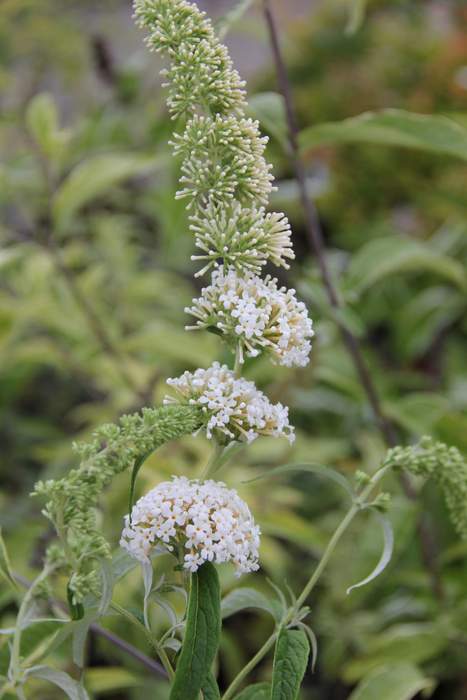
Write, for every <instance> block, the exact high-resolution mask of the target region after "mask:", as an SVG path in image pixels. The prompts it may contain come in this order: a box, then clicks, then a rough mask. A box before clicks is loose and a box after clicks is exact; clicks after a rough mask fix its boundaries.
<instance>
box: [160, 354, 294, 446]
mask: <svg viewBox="0 0 467 700" xmlns="http://www.w3.org/2000/svg"><path fill="white" fill-rule="evenodd" d="M167 384H168V385H169V386H171V387H173V388H174V389H175V390H176V391H177V393H178V395H179V397H180V398H181V400H182V401H180V400H179V399H176V398H172V397H167V398H166V400H165V403H181V402H185V403H188V404H190V405H196V406H201V408H202V410H203V411H204V412H205V413H206V414H207V416H208V420H207V425H206V434H207V437H208V438H211V437H212V436H213V434H216V436H217V437H218V438H222V437H224V440H225V437H227V438H228V439H229V440H239V441H243V442H248V443H250V442H252V441H253V440H255V439H256V438H257V437H258V436H259V435H269V436H272V437H285V438H287V439H288V440H289V442H291V443H292V442H293V440H294V439H295V434H294V429H293V427H292V426H291V425H290V423H289V412H288V409H287V408H286V407H285V406H283V405H282V404H281V403H276V404H272V403H271V402H270V401H269V400H268V398H267V397H266V396H265V394H263V392H262V391H259V390H258V389H257V388H256V387H255V385H254V384H253V382H249V381H247V380H246V379H243V378H236V377H235V374H234V373H233V372H232V371H231V370H229V369H228V367H227V366H226V365H220V364H219V363H218V362H214V364H213V365H212V366H211V367H209V369H197V370H196V371H195V372H184V373H183V374H182V376H181V377H178V378H176V379H168V380H167Z"/></svg>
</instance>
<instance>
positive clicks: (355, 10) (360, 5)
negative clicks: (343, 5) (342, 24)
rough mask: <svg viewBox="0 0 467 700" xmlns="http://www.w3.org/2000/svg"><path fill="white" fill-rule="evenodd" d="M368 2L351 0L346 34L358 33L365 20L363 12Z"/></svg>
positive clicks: (366, 0) (365, 0)
mask: <svg viewBox="0 0 467 700" xmlns="http://www.w3.org/2000/svg"><path fill="white" fill-rule="evenodd" d="M367 4H368V0H352V3H351V6H350V14H349V21H348V22H347V26H346V28H345V33H346V34H355V32H358V30H359V29H360V27H361V26H362V24H363V20H364V19H365V10H366V6H367Z"/></svg>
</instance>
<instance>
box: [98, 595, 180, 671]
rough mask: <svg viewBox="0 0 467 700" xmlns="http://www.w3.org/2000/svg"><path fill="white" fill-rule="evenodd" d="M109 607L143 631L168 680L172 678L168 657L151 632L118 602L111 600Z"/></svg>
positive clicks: (171, 668)
mask: <svg viewBox="0 0 467 700" xmlns="http://www.w3.org/2000/svg"><path fill="white" fill-rule="evenodd" d="M110 607H111V608H113V610H115V612H118V613H119V614H120V615H121V616H122V617H124V618H125V619H126V620H128V621H129V622H131V623H132V624H133V625H135V627H137V628H138V629H139V630H140V631H141V632H143V633H144V635H145V637H146V639H147V640H148V642H149V644H150V645H151V646H152V647H153V649H154V651H155V652H156V654H157V655H158V656H159V658H160V660H161V661H162V665H163V666H164V668H165V670H166V671H167V673H168V675H169V678H170V680H172V679H173V678H174V676H175V672H174V670H173V667H172V664H171V663H170V659H169V657H168V656H167V653H166V651H165V649H164V647H163V646H161V645H160V644H159V641H158V640H157V639H156V638H155V637H154V636H153V635H152V634H151V632H150V631H149V630H148V629H147V627H146V626H145V625H143V624H142V623H141V622H140V621H139V620H138V618H137V617H136V616H135V615H133V614H132V613H131V612H130V611H129V610H126V609H125V608H123V607H122V606H121V605H119V604H118V603H115V602H112V603H111V604H110Z"/></svg>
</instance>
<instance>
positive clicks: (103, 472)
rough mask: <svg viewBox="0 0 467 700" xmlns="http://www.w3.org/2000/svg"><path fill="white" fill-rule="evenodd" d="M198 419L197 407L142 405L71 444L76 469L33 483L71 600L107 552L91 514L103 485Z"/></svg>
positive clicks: (87, 585) (91, 580)
mask: <svg viewBox="0 0 467 700" xmlns="http://www.w3.org/2000/svg"><path fill="white" fill-rule="evenodd" d="M203 420H204V419H203V418H202V415H201V411H200V410H199V409H198V408H196V407H191V406H164V407H162V408H157V409H150V408H146V409H143V411H142V412H141V413H135V414H131V415H127V416H123V417H122V418H121V419H120V421H119V423H118V425H115V424H107V425H104V426H102V427H100V428H99V429H98V430H96V431H95V433H94V434H93V436H92V440H91V441H90V442H89V443H83V444H78V445H75V446H74V448H75V451H76V452H77V453H78V454H79V456H80V458H81V464H80V466H79V468H77V469H72V470H71V471H70V472H69V473H68V474H67V475H66V476H65V477H63V478H61V479H49V480H47V481H40V482H38V483H37V484H36V487H35V491H34V494H35V495H38V496H43V497H45V498H46V499H47V502H46V505H45V508H44V510H43V514H44V515H45V516H46V517H47V518H49V520H50V521H51V522H52V523H53V525H54V527H55V529H56V531H57V534H58V536H59V538H60V541H61V549H60V548H58V547H57V545H56V544H53V545H52V546H51V548H49V551H48V560H49V561H53V562H54V563H55V565H57V564H61V565H62V566H63V567H65V568H67V569H68V570H69V571H70V572H71V579H70V583H69V590H70V592H71V594H72V596H73V602H74V603H77V602H80V601H81V600H82V599H83V597H84V596H85V595H86V594H87V593H88V592H90V591H93V592H95V591H96V588H98V586H99V574H98V572H97V570H96V568H95V567H96V563H97V561H98V560H99V559H102V558H105V557H108V556H109V554H110V546H109V543H108V542H107V540H106V538H105V537H104V535H103V534H102V531H101V528H100V527H99V524H98V519H97V513H96V508H97V506H98V503H99V498H100V496H101V494H102V491H103V489H104V488H105V487H106V486H108V484H109V483H110V482H111V480H112V478H113V477H114V476H115V475H116V474H119V473H120V472H122V471H124V470H125V469H128V468H130V467H133V465H134V464H135V462H137V461H138V460H140V459H142V458H144V457H146V456H147V455H149V454H150V453H151V452H153V451H154V450H156V449H157V448H158V447H160V446H161V445H162V444H164V443H165V442H168V441H169V440H172V439H174V438H177V437H181V436H182V435H185V434H187V433H192V432H194V431H196V430H198V429H199V428H200V427H201V425H202V423H203Z"/></svg>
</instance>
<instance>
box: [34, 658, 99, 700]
mask: <svg viewBox="0 0 467 700" xmlns="http://www.w3.org/2000/svg"><path fill="white" fill-rule="evenodd" d="M26 673H27V675H28V676H32V677H33V678H41V679H42V680H44V681H50V683H53V684H54V685H56V686H57V687H58V688H60V689H61V690H63V692H64V693H65V694H66V696H67V697H68V698H70V700H89V695H88V694H87V692H86V690H85V689H84V687H83V686H82V685H81V683H78V682H77V681H75V680H74V679H73V678H72V677H71V676H70V675H68V673H65V672H64V671H57V669H55V668H51V667H50V666H32V667H31V668H29V669H27V671H26Z"/></svg>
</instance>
